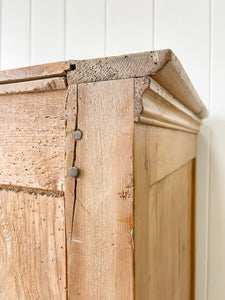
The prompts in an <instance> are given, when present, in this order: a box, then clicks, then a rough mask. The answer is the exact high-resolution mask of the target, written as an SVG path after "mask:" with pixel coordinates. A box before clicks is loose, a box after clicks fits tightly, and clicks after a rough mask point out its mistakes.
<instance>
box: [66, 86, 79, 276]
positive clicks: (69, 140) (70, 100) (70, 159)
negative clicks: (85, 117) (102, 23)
mask: <svg viewBox="0 0 225 300" xmlns="http://www.w3.org/2000/svg"><path fill="white" fill-rule="evenodd" d="M77 109H78V103H77V85H72V86H70V87H69V88H68V95H67V98H66V106H65V115H66V137H65V167H64V172H65V221H66V240H67V280H69V276H70V274H69V266H70V264H71V234H72V225H73V217H74V209H75V195H76V193H75V192H76V191H75V189H76V179H74V178H71V177H70V175H69V170H70V168H71V167H72V166H73V164H74V161H75V158H76V151H75V149H76V148H75V147H76V144H75V140H74V138H73V132H74V130H75V129H76V126H77Z"/></svg>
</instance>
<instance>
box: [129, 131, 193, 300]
mask: <svg viewBox="0 0 225 300" xmlns="http://www.w3.org/2000/svg"><path fill="white" fill-rule="evenodd" d="M147 148H148V147H147V140H145V135H143V131H141V132H138V131H137V132H136V134H135V164H134V166H135V299H142V300H148V299H157V300H160V299H162V300H163V299H168V300H180V299H182V300H183V299H184V300H189V299H193V298H191V296H193V291H192V289H193V286H192V278H191V277H192V276H193V274H194V269H193V251H192V247H193V246H194V244H193V239H192V237H191V236H192V234H193V224H194V223H193V207H194V197H193V191H194V190H193V185H194V184H193V163H192V161H191V162H189V163H187V164H186V165H184V166H183V167H181V168H180V169H178V170H176V171H175V172H174V173H172V174H170V175H168V176H167V177H166V178H164V179H163V180H161V181H159V182H158V183H156V184H154V185H153V186H151V187H149V185H148V177H149V173H150V172H151V168H146V165H145V155H147V152H148V149H147Z"/></svg>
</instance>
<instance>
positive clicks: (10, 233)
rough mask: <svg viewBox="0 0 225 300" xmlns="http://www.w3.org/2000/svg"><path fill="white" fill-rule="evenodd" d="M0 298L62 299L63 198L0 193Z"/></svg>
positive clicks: (63, 289)
mask: <svg viewBox="0 0 225 300" xmlns="http://www.w3.org/2000/svg"><path fill="white" fill-rule="evenodd" d="M0 219H1V221H0V270H1V272H0V282H1V285H0V298H1V299H4V300H11V299H20V300H27V299H60V300H62V299H66V272H65V271H66V270H65V269H66V264H65V262H66V252H65V250H66V247H65V220H64V198H63V197H61V196H57V195H49V196H47V195H44V194H42V195H41V194H39V193H27V192H23V191H19V192H18V191H12V190H4V189H1V190H0Z"/></svg>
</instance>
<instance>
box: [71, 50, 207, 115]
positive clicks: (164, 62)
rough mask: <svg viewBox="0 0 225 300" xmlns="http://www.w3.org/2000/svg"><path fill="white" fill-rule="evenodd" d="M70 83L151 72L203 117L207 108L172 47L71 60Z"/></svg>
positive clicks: (133, 76) (181, 100)
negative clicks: (72, 66)
mask: <svg viewBox="0 0 225 300" xmlns="http://www.w3.org/2000/svg"><path fill="white" fill-rule="evenodd" d="M69 63H71V64H73V65H74V70H71V71H68V72H67V80H68V84H73V83H87V82H95V81H106V80H116V79H125V78H137V77H146V76H151V77H152V78H154V79H155V81H156V82H158V83H159V84H160V85H161V86H162V87H164V88H165V89H166V90H167V91H168V92H170V94H171V95H173V96H174V97H175V98H176V99H177V100H179V101H180V102H181V103H182V104H184V105H185V106H186V107H188V108H189V109H190V110H191V111H193V112H194V113H195V114H196V115H198V116H199V117H200V118H201V119H203V118H206V117H207V115H208V111H207V109H206V107H205V105H204V104H203V102H202V101H201V99H200V97H199V95H198V94H197V92H196V90H195V89H194V87H193V85H192V83H191V81H190V79H189V77H188V75H187V74H186V72H185V70H184V68H183V66H182V65H181V63H180V61H179V60H178V59H177V57H176V56H175V54H174V53H173V52H172V51H171V50H170V49H166V50H159V51H150V52H142V53H136V54H128V55H121V56H115V57H105V58H99V59H90V60H80V61H79V60H75V61H69Z"/></svg>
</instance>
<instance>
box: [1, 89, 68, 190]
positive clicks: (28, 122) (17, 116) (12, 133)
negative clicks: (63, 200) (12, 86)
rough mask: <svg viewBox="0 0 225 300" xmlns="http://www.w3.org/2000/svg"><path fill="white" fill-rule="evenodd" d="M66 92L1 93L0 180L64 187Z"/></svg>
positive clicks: (42, 186) (45, 186)
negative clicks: (2, 94)
mask: <svg viewBox="0 0 225 300" xmlns="http://www.w3.org/2000/svg"><path fill="white" fill-rule="evenodd" d="M66 95H67V90H58V91H49V92H45V93H28V94H21V95H20V94H19V95H4V96H1V97H0V101H1V106H0V119H1V122H0V184H5V185H10V186H12V185H16V186H25V187H30V188H38V189H45V190H53V191H63V189H64V155H65V154H64V136H65V103H66Z"/></svg>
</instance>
